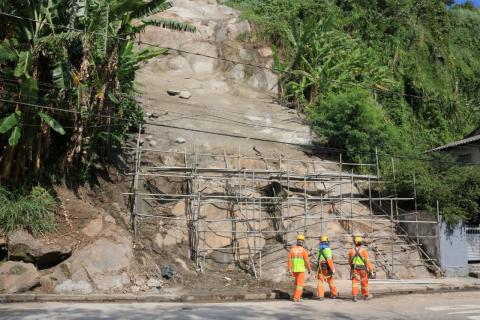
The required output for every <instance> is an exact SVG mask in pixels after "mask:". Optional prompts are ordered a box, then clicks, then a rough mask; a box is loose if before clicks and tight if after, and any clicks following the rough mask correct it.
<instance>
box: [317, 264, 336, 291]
mask: <svg viewBox="0 0 480 320" xmlns="http://www.w3.org/2000/svg"><path fill="white" fill-rule="evenodd" d="M319 261H320V259H319ZM334 272H335V265H334V264H333V259H331V258H328V257H327V260H323V261H321V262H319V266H318V271H317V279H318V284H317V297H319V298H323V297H324V296H325V290H324V289H323V283H324V282H325V281H326V282H327V283H328V286H329V288H330V296H331V297H336V296H337V294H338V293H337V287H335V284H334V278H333V273H334Z"/></svg>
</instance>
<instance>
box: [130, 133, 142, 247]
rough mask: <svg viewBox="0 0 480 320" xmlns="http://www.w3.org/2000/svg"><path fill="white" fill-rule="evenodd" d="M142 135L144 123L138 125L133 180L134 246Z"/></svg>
mask: <svg viewBox="0 0 480 320" xmlns="http://www.w3.org/2000/svg"><path fill="white" fill-rule="evenodd" d="M141 135H142V124H140V125H139V127H138V136H137V149H136V153H135V177H134V180H133V203H132V219H133V241H134V246H135V243H136V241H137V210H138V180H139V171H140V161H141V159H140V157H141V151H140V137H141Z"/></svg>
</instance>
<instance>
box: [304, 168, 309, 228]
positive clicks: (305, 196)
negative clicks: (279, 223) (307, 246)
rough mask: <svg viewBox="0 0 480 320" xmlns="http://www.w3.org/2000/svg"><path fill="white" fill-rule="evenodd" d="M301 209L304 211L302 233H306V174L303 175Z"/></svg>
mask: <svg viewBox="0 0 480 320" xmlns="http://www.w3.org/2000/svg"><path fill="white" fill-rule="evenodd" d="M303 199H304V203H303V211H304V219H303V233H304V234H306V233H307V210H308V208H307V206H308V204H307V176H304V177H303Z"/></svg>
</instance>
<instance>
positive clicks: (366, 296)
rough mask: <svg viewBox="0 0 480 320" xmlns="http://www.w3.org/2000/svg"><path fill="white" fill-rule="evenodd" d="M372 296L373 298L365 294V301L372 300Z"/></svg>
mask: <svg viewBox="0 0 480 320" xmlns="http://www.w3.org/2000/svg"><path fill="white" fill-rule="evenodd" d="M371 298H372V297H370V296H369V295H365V296H363V300H365V301H366V300H370V299H371Z"/></svg>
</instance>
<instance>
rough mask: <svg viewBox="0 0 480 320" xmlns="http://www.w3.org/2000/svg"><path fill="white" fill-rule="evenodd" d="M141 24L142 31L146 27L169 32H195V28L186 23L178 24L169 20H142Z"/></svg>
mask: <svg viewBox="0 0 480 320" xmlns="http://www.w3.org/2000/svg"><path fill="white" fill-rule="evenodd" d="M142 23H143V25H141V27H143V29H145V27H146V26H155V27H160V28H165V29H170V30H177V31H187V32H195V31H196V30H197V28H196V27H195V26H192V25H190V24H188V23H183V22H178V21H175V20H170V19H154V20H153V19H152V20H142Z"/></svg>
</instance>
